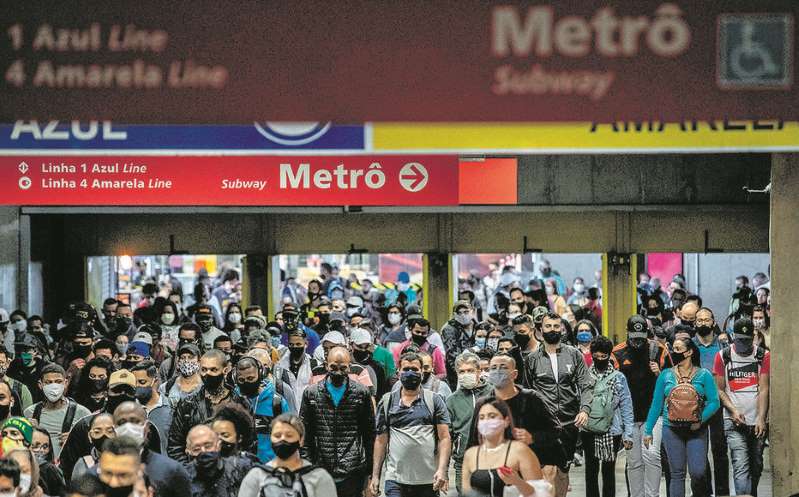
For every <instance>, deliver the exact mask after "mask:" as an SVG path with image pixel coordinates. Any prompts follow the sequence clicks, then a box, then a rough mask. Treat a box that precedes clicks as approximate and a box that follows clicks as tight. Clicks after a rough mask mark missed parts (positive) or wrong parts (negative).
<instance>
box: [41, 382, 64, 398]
mask: <svg viewBox="0 0 799 497" xmlns="http://www.w3.org/2000/svg"><path fill="white" fill-rule="evenodd" d="M42 391H43V392H44V396H45V397H47V400H49V401H50V402H55V401H57V400H58V399H60V398H61V397H62V396H63V395H64V384H63V383H48V384H47V385H45V386H44V387H42Z"/></svg>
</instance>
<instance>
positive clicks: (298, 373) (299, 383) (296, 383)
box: [278, 330, 319, 405]
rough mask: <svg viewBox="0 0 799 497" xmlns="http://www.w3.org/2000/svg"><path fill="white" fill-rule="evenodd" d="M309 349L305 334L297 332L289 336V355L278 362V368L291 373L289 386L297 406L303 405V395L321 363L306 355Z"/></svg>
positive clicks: (285, 355)
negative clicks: (314, 371)
mask: <svg viewBox="0 0 799 497" xmlns="http://www.w3.org/2000/svg"><path fill="white" fill-rule="evenodd" d="M307 347H308V340H307V338H306V337H305V333H304V332H302V331H301V330H296V331H294V332H292V333H290V334H289V337H288V354H284V355H283V357H281V358H280V361H278V366H280V368H281V369H282V370H283V371H287V372H289V373H290V376H289V380H290V381H289V384H290V385H291V389H292V390H293V391H294V396H295V402H296V404H295V405H301V404H302V393H303V392H304V391H305V388H306V387H307V386H308V385H309V384H310V383H311V377H312V376H313V370H314V369H315V368H317V367H319V362H318V361H317V360H316V359H314V358H313V357H311V356H310V355H308V354H307V353H306V350H307Z"/></svg>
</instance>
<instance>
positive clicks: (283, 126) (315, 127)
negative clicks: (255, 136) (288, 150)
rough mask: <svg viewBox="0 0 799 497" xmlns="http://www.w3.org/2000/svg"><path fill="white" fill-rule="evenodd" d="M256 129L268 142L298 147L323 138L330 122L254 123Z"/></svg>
mask: <svg viewBox="0 0 799 497" xmlns="http://www.w3.org/2000/svg"><path fill="white" fill-rule="evenodd" d="M254 124H255V129H256V130H258V132H259V133H261V135H263V136H264V137H266V138H267V139H268V140H270V141H273V142H275V143H278V144H280V145H285V146H287V147H292V146H293V147H296V146H298V145H307V144H309V143H311V142H313V141H315V140H318V139H319V138H321V137H322V136H323V135H324V134H325V133H327V131H328V130H329V129H330V125H331V123H330V122H326V123H320V122H315V123H310V122H270V121H266V122H263V123H258V122H256V123H254Z"/></svg>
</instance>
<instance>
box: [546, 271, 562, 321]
mask: <svg viewBox="0 0 799 497" xmlns="http://www.w3.org/2000/svg"><path fill="white" fill-rule="evenodd" d="M544 290H545V291H546V292H547V301H548V302H549V308H550V309H552V310H553V311H555V313H556V314H557V315H558V316H563V315H564V314H565V313H566V310H567V308H566V300H565V299H564V298H563V297H562V296H561V295H560V294H559V293H558V284H557V282H555V280H551V279H549V280H546V281H544Z"/></svg>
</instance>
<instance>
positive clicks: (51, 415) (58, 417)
mask: <svg viewBox="0 0 799 497" xmlns="http://www.w3.org/2000/svg"><path fill="white" fill-rule="evenodd" d="M65 377H66V373H65V372H64V368H62V367H61V366H59V365H58V364H52V363H51V364H48V365H46V366H45V367H44V368H43V369H42V376H41V379H40V380H39V388H41V389H42V391H43V392H44V397H45V399H44V400H43V401H42V402H37V403H36V404H33V405H32V406H30V407H28V408H27V409H25V411H24V415H25V417H26V418H28V419H32V420H35V421H36V424H37V425H38V426H40V427H42V428H44V429H45V430H47V432H48V433H50V444H51V446H52V447H53V452H54V453H55V457H56V458H58V456H59V454H60V453H61V444H62V443H63V442H64V441H65V440H66V438H67V435H68V434H69V431H70V430H71V429H72V427H73V426H74V425H75V424H76V423H77V422H78V420H80V419H81V418H82V417H84V416H88V415H89V414H91V411H89V410H88V409H86V408H85V407H84V406H82V405H80V404H78V403H77V402H75V401H74V400H72V399H68V398H66V397H65V396H64V387H65V384H66V378H65Z"/></svg>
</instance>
